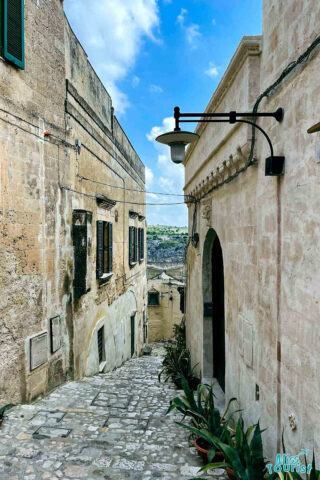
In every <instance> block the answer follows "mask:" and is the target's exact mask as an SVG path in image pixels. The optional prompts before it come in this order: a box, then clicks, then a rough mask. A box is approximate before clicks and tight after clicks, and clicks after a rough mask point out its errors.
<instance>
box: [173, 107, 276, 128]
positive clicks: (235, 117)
mask: <svg viewBox="0 0 320 480" xmlns="http://www.w3.org/2000/svg"><path fill="white" fill-rule="evenodd" d="M283 115H284V110H283V108H281V107H280V108H278V109H277V110H276V111H275V112H256V113H254V112H245V113H240V112H236V111H231V112H212V113H207V112H205V113H181V112H180V107H175V108H174V118H175V130H177V129H179V123H180V122H186V121H187V120H180V118H199V120H194V121H197V122H199V121H200V122H209V121H210V120H205V119H206V118H208V119H213V118H224V117H225V118H226V121H227V122H229V123H236V122H237V121H239V119H240V118H259V117H273V118H275V119H276V120H277V121H278V122H281V121H282V120H283ZM191 121H192V120H190V122H191Z"/></svg>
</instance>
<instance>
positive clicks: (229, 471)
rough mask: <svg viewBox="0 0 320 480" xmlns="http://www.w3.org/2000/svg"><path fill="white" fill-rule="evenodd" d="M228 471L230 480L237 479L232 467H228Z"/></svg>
mask: <svg viewBox="0 0 320 480" xmlns="http://www.w3.org/2000/svg"><path fill="white" fill-rule="evenodd" d="M226 472H227V474H228V477H229V478H230V480H237V478H236V476H235V474H234V471H233V470H232V468H229V467H226Z"/></svg>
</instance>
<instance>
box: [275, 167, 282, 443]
mask: <svg viewBox="0 0 320 480" xmlns="http://www.w3.org/2000/svg"><path fill="white" fill-rule="evenodd" d="M281 182H282V177H280V176H279V177H277V282H276V288H277V292H276V298H277V452H280V451H281V450H280V449H281V312H280V309H281V254H282V252H281V242H282V238H281V235H282V229H281V220H282V211H281Z"/></svg>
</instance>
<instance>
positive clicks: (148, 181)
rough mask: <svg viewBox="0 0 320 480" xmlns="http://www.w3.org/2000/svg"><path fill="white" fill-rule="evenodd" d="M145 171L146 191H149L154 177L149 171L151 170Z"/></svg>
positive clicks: (147, 168)
mask: <svg viewBox="0 0 320 480" xmlns="http://www.w3.org/2000/svg"><path fill="white" fill-rule="evenodd" d="M145 168H146V170H145V172H146V189H147V190H149V189H150V188H151V186H152V184H153V179H154V175H153V171H152V170H151V168H149V167H147V166H146V167H145Z"/></svg>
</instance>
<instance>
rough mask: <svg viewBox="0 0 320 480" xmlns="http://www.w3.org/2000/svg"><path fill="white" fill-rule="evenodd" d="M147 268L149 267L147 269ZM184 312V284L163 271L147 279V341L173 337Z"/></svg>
mask: <svg viewBox="0 0 320 480" xmlns="http://www.w3.org/2000/svg"><path fill="white" fill-rule="evenodd" d="M148 268H149V267H148ZM183 312H184V283H182V282H180V281H179V280H177V279H176V278H174V277H172V276H171V275H168V274H167V273H166V272H165V271H163V272H161V273H160V274H158V275H155V276H154V277H152V278H150V279H148V341H149V342H155V341H157V340H167V339H171V338H172V337H173V327H174V325H175V324H180V322H181V319H182V317H183Z"/></svg>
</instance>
